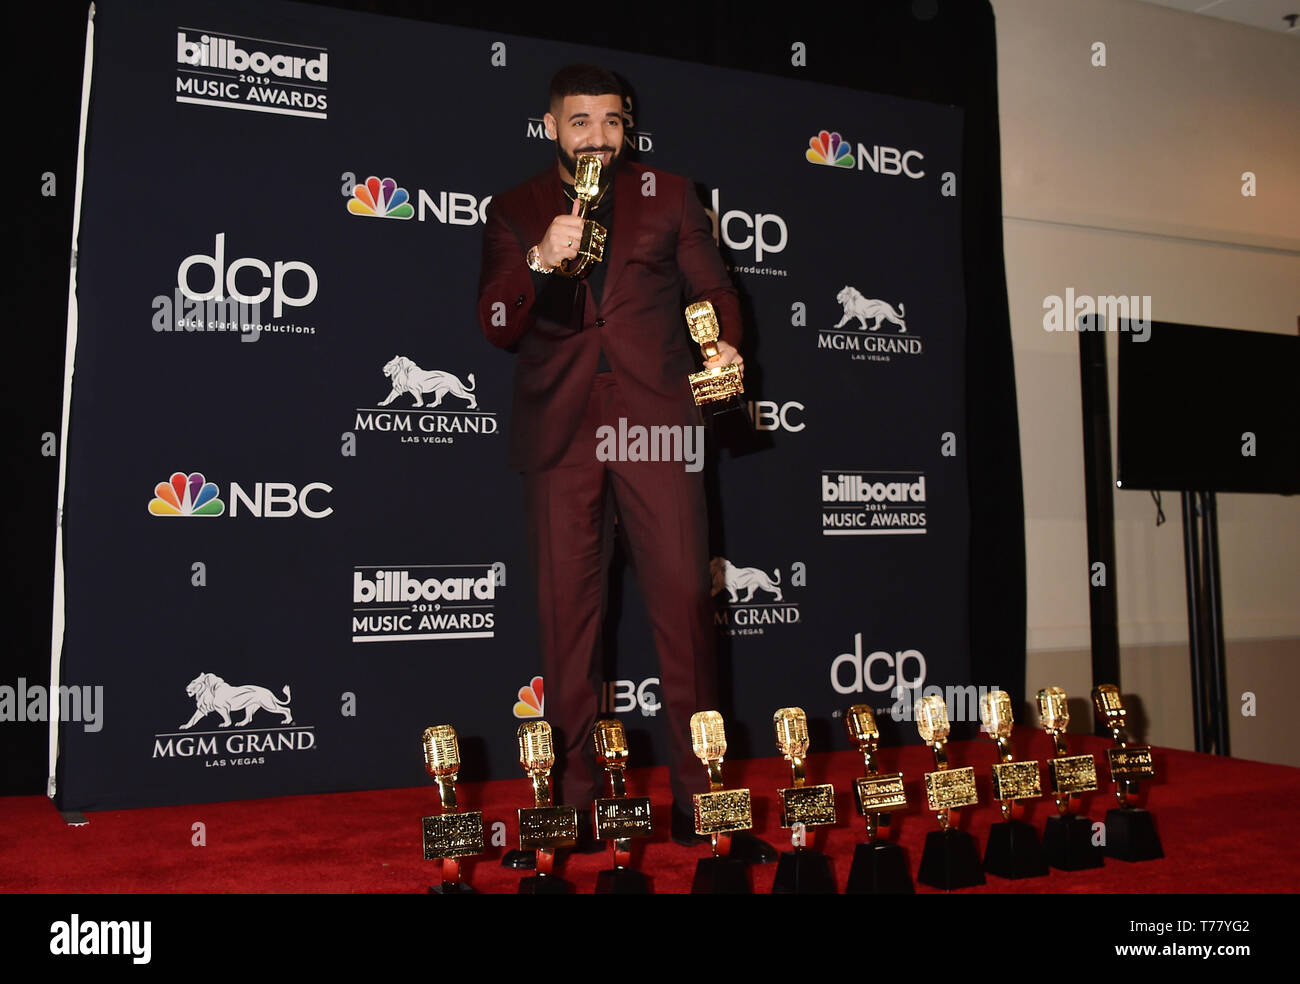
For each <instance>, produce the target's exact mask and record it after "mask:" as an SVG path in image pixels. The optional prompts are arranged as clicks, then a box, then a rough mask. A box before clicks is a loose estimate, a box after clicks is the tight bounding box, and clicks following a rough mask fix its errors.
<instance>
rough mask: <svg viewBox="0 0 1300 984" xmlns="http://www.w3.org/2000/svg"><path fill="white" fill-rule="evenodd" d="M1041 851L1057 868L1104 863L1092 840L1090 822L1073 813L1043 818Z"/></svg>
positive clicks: (1100, 864) (1083, 866)
mask: <svg viewBox="0 0 1300 984" xmlns="http://www.w3.org/2000/svg"><path fill="white" fill-rule="evenodd" d="M1043 854H1044V855H1045V856H1046V858H1047V863H1048V864H1049V865H1051V866H1052V867H1053V868H1055V869H1057V870H1058V871H1084V870H1086V869H1088V868H1101V867H1104V866H1105V864H1106V858H1105V856H1104V855H1103V854H1102V852H1101V848H1100V847H1098V846H1097V845H1095V844H1094V843H1093V842H1092V821H1091V820H1089V819H1088V818H1087V817H1081V816H1078V815H1077V814H1073V813H1071V814H1069V815H1067V816H1063V817H1062V816H1055V817H1048V818H1047V825H1046V826H1045V827H1043Z"/></svg>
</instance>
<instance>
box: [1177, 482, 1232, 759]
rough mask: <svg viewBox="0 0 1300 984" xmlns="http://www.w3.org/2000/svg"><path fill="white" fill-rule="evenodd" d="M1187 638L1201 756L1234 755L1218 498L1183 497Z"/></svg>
mask: <svg viewBox="0 0 1300 984" xmlns="http://www.w3.org/2000/svg"><path fill="white" fill-rule="evenodd" d="M1182 500H1183V567H1184V570H1185V574H1186V580H1187V638H1188V644H1189V647H1190V649H1191V663H1192V725H1193V728H1194V735H1195V740H1196V750H1197V751H1198V752H1212V753H1216V754H1218V755H1230V754H1232V753H1231V750H1230V748H1229V743H1228V690H1227V686H1228V684H1227V669H1226V663H1225V659H1224V649H1223V600H1222V597H1221V595H1220V589H1219V518H1218V507H1217V505H1216V502H1215V497H1214V493H1213V492H1188V491H1184V492H1183V493H1182Z"/></svg>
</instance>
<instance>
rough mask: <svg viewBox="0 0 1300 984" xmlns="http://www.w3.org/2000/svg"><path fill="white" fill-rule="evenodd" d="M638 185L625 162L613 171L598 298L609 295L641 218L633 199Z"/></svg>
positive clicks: (625, 259)
mask: <svg viewBox="0 0 1300 984" xmlns="http://www.w3.org/2000/svg"><path fill="white" fill-rule="evenodd" d="M639 187H640V181H639V180H638V178H637V175H636V172H635V171H633V170H632V168H631V167H630V166H629V165H627V164H624V165H623V166H622V167H620V168H619V169H618V171H617V172H615V174H614V229H613V230H612V231H611V232H610V234H609V238H610V241H609V248H608V249H607V250H606V251H605V262H606V263H608V264H609V268H608V269H607V270H606V271H605V286H604V287H603V288H602V290H601V292H600V296H601V300H602V301H603V300H605V299H606V298H609V297H612V296H613V291H614V287H615V284H616V283H617V282H618V275H619V274H620V273H622V272H623V267H625V266H626V265H627V261H628V258H629V257H630V256H631V255H632V244H633V243H634V242H636V235H637V225H638V224H639V223H640V220H641V208H640V202H639V201H638V200H637V199H638V198H639V197H640V196H639V195H638V189H639Z"/></svg>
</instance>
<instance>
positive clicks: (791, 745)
mask: <svg viewBox="0 0 1300 984" xmlns="http://www.w3.org/2000/svg"><path fill="white" fill-rule="evenodd" d="M772 723H773V724H774V725H775V726H776V747H777V748H778V749H780V751H781V754H782V755H784V756H785V757H786V758H803V757H804V756H805V755H807V754H808V715H807V714H805V713H804V711H803V708H802V707H783V708H781V709H780V710H779V711H777V712H776V713H775V714H773V715H772Z"/></svg>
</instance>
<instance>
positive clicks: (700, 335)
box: [686, 301, 720, 345]
mask: <svg viewBox="0 0 1300 984" xmlns="http://www.w3.org/2000/svg"><path fill="white" fill-rule="evenodd" d="M686 327H687V328H689V329H690V331H691V338H692V339H694V340H695V343H696V344H697V345H703V344H704V343H705V342H716V341H717V340H718V335H719V332H720V329H719V327H718V315H717V312H716V311H714V310H713V302H712V301H696V302H695V303H694V304H688V305H687V306H686Z"/></svg>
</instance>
